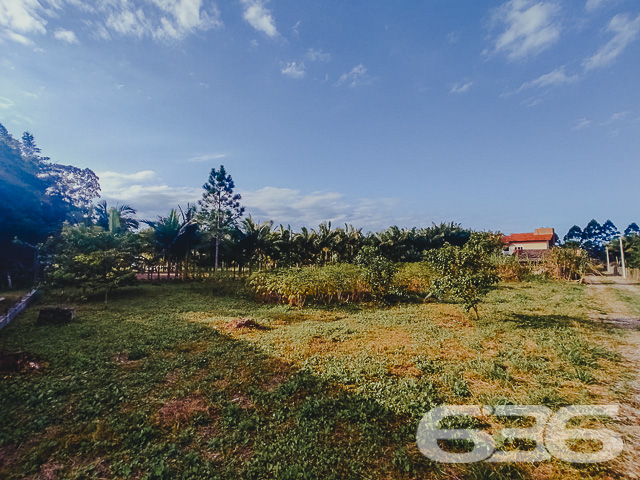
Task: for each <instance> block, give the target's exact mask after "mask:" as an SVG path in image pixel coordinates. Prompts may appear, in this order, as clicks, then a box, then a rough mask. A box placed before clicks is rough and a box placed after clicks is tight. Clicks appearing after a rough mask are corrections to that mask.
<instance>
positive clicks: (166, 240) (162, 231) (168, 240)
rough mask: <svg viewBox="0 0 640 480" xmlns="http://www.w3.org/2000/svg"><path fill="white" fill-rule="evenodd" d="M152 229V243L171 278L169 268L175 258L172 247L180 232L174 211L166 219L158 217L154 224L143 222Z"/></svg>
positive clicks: (178, 221) (147, 221) (176, 214)
mask: <svg viewBox="0 0 640 480" xmlns="http://www.w3.org/2000/svg"><path fill="white" fill-rule="evenodd" d="M143 221H144V223H146V224H147V225H149V226H150V227H151V228H152V229H153V243H154V245H155V247H156V250H158V251H159V253H160V254H161V255H162V259H163V260H164V262H165V263H166V264H167V274H168V275H169V276H171V266H172V263H173V260H174V258H175V255H174V252H173V248H172V247H173V245H174V242H175V241H176V238H177V237H178V233H179V232H180V220H179V219H178V213H177V212H176V210H175V209H172V210H171V212H169V215H168V216H167V217H162V216H158V220H156V221H155V222H152V221H149V220H143Z"/></svg>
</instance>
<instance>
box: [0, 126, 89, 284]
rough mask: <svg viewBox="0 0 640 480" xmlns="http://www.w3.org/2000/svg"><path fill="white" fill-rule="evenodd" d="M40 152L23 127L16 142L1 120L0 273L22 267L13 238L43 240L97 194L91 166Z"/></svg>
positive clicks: (84, 211) (75, 216) (79, 216)
mask: <svg viewBox="0 0 640 480" xmlns="http://www.w3.org/2000/svg"><path fill="white" fill-rule="evenodd" d="M39 154H40V149H39V148H38V147H37V145H36V142H35V139H34V138H33V135H31V134H30V133H29V132H25V133H24V135H23V136H22V142H21V141H19V140H16V139H15V138H13V136H12V135H11V134H10V133H9V132H8V131H7V129H6V128H5V127H4V126H3V125H2V124H0V212H2V213H1V217H2V222H0V272H1V271H13V270H14V269H20V268H21V267H24V265H20V263H21V261H22V260H21V249H20V247H19V246H16V245H15V244H14V243H13V240H14V238H17V239H18V240H19V241H21V242H24V243H27V244H36V243H40V242H43V241H44V240H46V238H47V237H49V236H50V235H52V234H54V233H56V232H59V231H60V228H61V227H62V224H63V222H64V221H70V222H72V223H77V222H79V221H81V219H82V218H83V217H84V215H85V214H87V213H88V211H89V209H90V205H91V202H92V200H93V199H94V198H95V197H97V196H99V190H100V185H99V183H98V177H97V176H96V175H95V173H93V172H92V171H91V170H90V169H84V170H83V169H80V168H77V167H74V166H71V165H60V164H57V163H52V162H51V161H50V160H49V158H47V157H41V156H40V155H39ZM16 262H17V263H18V265H16ZM29 267H31V265H29Z"/></svg>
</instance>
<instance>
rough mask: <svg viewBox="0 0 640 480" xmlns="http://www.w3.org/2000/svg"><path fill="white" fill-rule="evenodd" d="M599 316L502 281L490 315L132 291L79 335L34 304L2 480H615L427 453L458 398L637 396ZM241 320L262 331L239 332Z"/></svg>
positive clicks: (4, 401) (543, 289)
mask: <svg viewBox="0 0 640 480" xmlns="http://www.w3.org/2000/svg"><path fill="white" fill-rule="evenodd" d="M588 307H589V305H588V300H587V298H586V295H585V287H584V286H581V285H575V284H566V283H555V282H548V281H533V282H526V283H524V282H523V283H512V284H501V285H500V286H499V288H497V289H496V290H495V291H493V292H491V293H490V295H489V297H488V298H487V301H486V303H484V304H483V305H481V310H480V311H481V319H480V320H479V321H475V320H472V319H471V318H470V317H469V316H467V315H465V314H463V313H462V311H461V309H460V308H459V307H457V306H456V305H447V304H435V303H432V304H403V305H398V306H393V307H387V308H378V307H375V306H362V307H359V306H347V307H336V308H330V309H323V308H312V307H309V308H304V309H297V308H291V307H285V306H274V305H258V304H256V303H254V302H253V301H251V300H249V299H245V298H240V297H231V296H215V295H212V294H211V293H210V292H209V291H208V290H207V289H206V288H205V287H203V286H201V285H197V284H192V285H181V284H164V285H159V286H158V285H154V286H152V285H147V286H143V287H137V288H132V289H129V290H124V291H121V292H119V293H117V294H115V295H114V296H113V299H112V300H111V301H110V303H109V304H108V305H107V306H105V305H104V304H102V303H101V299H100V300H98V299H96V301H95V302H87V303H84V304H80V305H77V317H76V319H75V320H74V322H73V323H71V324H69V325H65V326H57V327H55V326H36V325H35V319H36V315H37V308H36V307H32V308H30V309H29V310H28V311H27V312H26V313H24V314H23V315H21V316H20V317H19V318H18V319H17V320H16V321H15V322H14V324H12V325H11V326H9V327H7V328H6V329H4V330H3V331H0V351H4V352H7V351H18V350H20V351H24V352H27V353H28V355H29V357H30V359H31V360H32V361H33V362H34V364H35V365H36V366H37V367H38V369H34V368H31V369H29V368H25V369H22V370H21V371H18V372H5V373H0V418H1V419H2V421H1V423H0V478H3V479H18V478H28V477H31V478H47V479H49V478H51V479H53V478H149V479H177V478H183V479H187V478H193V479H199V478H202V479H215V478H220V479H238V478H243V479H263V478H276V479H323V480H324V479H338V478H340V479H361V478H362V479H367V478H379V479H405V478H416V479H417V478H419V479H430V478H478V479H479V478H560V477H562V478H582V479H584V478H609V477H610V478H615V476H616V471H617V469H618V466H617V465H618V463H617V462H619V460H614V461H611V462H607V463H601V464H592V465H587V464H586V465H578V464H567V463H563V462H561V461H558V460H551V461H548V462H542V463H538V464H489V463H475V464H469V465H446V464H439V463H436V462H432V461H429V460H428V459H426V458H425V457H424V456H422V455H421V454H420V452H419V451H418V449H417V447H416V444H415V441H416V428H417V425H418V422H419V420H420V418H421V417H422V416H423V415H424V414H425V413H426V412H427V411H428V410H429V409H431V408H433V407H434V406H436V405H439V404H443V403H447V404H465V405H467V404H470V405H471V404H476V405H477V404H480V405H496V404H509V403H512V404H535V405H547V406H549V407H551V408H552V409H553V410H555V409H557V408H558V407H560V406H563V405H568V404H605V403H615V402H620V401H622V400H623V399H624V396H625V395H626V394H627V391H626V389H625V380H626V379H628V378H629V374H630V372H629V371H627V370H625V367H624V366H623V364H622V362H621V359H620V357H619V355H618V354H616V353H615V346H616V343H617V342H618V340H619V339H618V335H619V334H618V333H616V332H617V331H616V330H610V329H608V328H607V327H605V326H603V324H594V323H593V322H592V321H590V320H588V318H589V317H588ZM239 317H240V318H244V317H250V318H252V319H254V320H255V321H256V322H257V323H258V324H259V325H260V326H261V327H262V328H260V329H237V330H236V329H231V328H229V327H228V324H229V323H230V322H231V321H232V320H234V319H236V318H239ZM496 422H497V421H496V420H494V419H492V417H490V418H489V419H488V420H487V422H486V423H485V424H484V425H483V427H484V428H485V429H486V430H487V431H489V432H496V431H497V430H499V429H500V428H503V427H504V425H501V424H498V423H496ZM505 448H508V445H507V446H505ZM623 455H624V454H623Z"/></svg>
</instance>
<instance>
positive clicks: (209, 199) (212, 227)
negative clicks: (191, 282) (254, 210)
mask: <svg viewBox="0 0 640 480" xmlns="http://www.w3.org/2000/svg"><path fill="white" fill-rule="evenodd" d="M202 188H204V193H203V194H202V200H200V202H199V205H200V207H201V211H200V218H201V222H202V224H203V225H204V226H205V228H206V229H207V230H208V231H209V232H210V234H211V236H212V237H213V240H214V244H215V263H214V268H215V269H216V270H217V269H218V266H219V252H220V239H221V238H222V237H223V236H224V235H225V234H227V233H228V232H229V231H230V230H231V229H232V228H233V227H234V226H235V225H236V222H237V221H238V219H239V218H240V217H242V214H243V213H244V207H242V206H240V200H241V199H242V197H241V196H240V194H239V193H234V192H233V190H234V188H235V184H234V183H233V179H232V178H231V175H229V174H227V171H226V170H225V169H224V165H220V169H219V170H216V169H215V168H212V169H211V173H210V174H209V181H208V182H207V183H205V184H204V185H203V186H202Z"/></svg>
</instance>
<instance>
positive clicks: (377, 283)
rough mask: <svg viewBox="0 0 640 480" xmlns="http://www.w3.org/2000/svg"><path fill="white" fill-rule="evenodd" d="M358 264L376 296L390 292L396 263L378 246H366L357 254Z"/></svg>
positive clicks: (356, 260)
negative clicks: (382, 252) (381, 251)
mask: <svg viewBox="0 0 640 480" xmlns="http://www.w3.org/2000/svg"><path fill="white" fill-rule="evenodd" d="M355 262H356V264H358V265H359V266H360V267H361V268H362V272H363V276H364V279H365V281H366V282H367V284H368V285H369V287H370V288H371V292H372V294H373V296H374V297H375V298H380V297H382V296H384V295H386V294H387V293H388V292H389V287H390V286H391V282H392V280H393V276H394V274H395V273H396V266H395V264H394V263H393V262H392V261H391V260H389V259H388V258H387V257H385V256H383V255H382V254H381V253H380V250H379V249H378V248H377V247H372V246H369V245H367V246H364V247H362V249H361V250H360V252H359V253H358V255H356V258H355Z"/></svg>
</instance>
